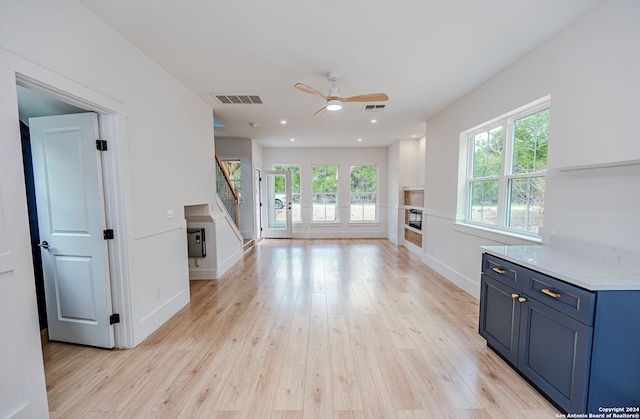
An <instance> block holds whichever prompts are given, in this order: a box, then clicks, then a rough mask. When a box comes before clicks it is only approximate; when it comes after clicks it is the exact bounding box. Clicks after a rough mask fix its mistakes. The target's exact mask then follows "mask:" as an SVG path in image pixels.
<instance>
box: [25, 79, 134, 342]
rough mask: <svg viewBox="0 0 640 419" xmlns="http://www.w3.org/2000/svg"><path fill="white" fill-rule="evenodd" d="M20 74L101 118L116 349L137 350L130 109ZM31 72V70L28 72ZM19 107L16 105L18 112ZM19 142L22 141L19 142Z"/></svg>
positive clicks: (65, 84)
mask: <svg viewBox="0 0 640 419" xmlns="http://www.w3.org/2000/svg"><path fill="white" fill-rule="evenodd" d="M22 70H24V69H21V70H20V72H18V71H16V73H15V74H16V84H17V85H21V86H24V87H27V88H29V89H32V90H37V91H39V92H41V93H43V94H45V95H48V96H51V97H53V98H55V99H58V100H60V101H62V102H66V103H69V104H71V105H74V106H76V107H78V108H81V109H85V110H87V111H90V112H95V113H97V114H98V124H99V135H100V138H102V139H107V140H108V147H109V152H106V153H101V159H102V176H103V187H104V191H103V194H104V205H105V218H106V223H107V226H109V228H112V229H113V230H115V232H116V234H115V235H114V239H113V240H109V241H108V244H107V247H108V255H109V257H108V265H109V272H110V287H111V301H112V308H113V312H114V313H118V314H119V315H120V323H119V324H116V325H115V326H114V337H115V347H116V348H132V347H133V342H134V340H133V324H132V315H131V313H132V311H131V295H130V292H129V269H128V259H127V252H126V249H127V240H126V238H127V228H126V219H127V214H131V209H130V208H129V205H130V204H129V202H130V200H126V199H125V196H130V194H127V193H126V192H127V190H125V189H127V188H126V187H125V185H124V183H123V179H124V178H127V177H126V175H127V173H124V171H125V170H126V168H127V167H128V161H126V160H127V157H126V153H121V150H124V149H126V147H125V144H126V139H127V136H126V126H127V123H126V119H127V114H128V111H127V108H126V107H125V106H124V105H122V104H120V103H118V102H115V101H113V100H112V99H110V98H107V97H105V96H103V95H101V94H99V93H97V92H94V91H92V90H90V89H88V88H86V87H84V86H81V85H78V84H76V83H73V82H71V81H69V80H67V79H64V78H62V77H59V76H56V75H54V74H51V73H49V72H46V71H45V72H43V71H42V70H41V69H40V71H38V70H39V69H35V68H34V69H31V70H33V71H32V72H31V71H22ZM27 70H29V69H27ZM17 106H18V104H17V103H16V108H17ZM17 140H20V139H19V138H18V139H17Z"/></svg>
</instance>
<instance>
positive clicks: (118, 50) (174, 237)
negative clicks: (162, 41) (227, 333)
mask: <svg viewBox="0 0 640 419" xmlns="http://www.w3.org/2000/svg"><path fill="white" fill-rule="evenodd" d="M79 35H80V36H79ZM0 67H4V68H5V69H6V70H7V71H9V73H11V74H14V73H22V74H26V75H27V76H29V77H31V78H35V79H38V80H41V81H43V82H45V83H48V84H52V85H53V86H54V87H57V88H59V89H66V88H72V89H75V92H74V93H76V94H79V95H81V96H82V97H84V96H85V95H86V96H87V100H93V99H95V98H98V99H97V100H98V101H100V100H102V99H104V98H107V99H108V101H109V102H112V103H117V104H118V106H117V108H118V111H119V112H123V113H124V114H120V115H119V116H120V118H119V122H120V126H119V127H118V131H119V134H120V135H119V137H118V139H117V140H116V141H117V142H118V144H116V145H117V147H115V148H114V149H115V150H116V151H115V152H116V153H119V155H118V157H119V161H120V163H121V167H120V174H121V176H122V179H121V183H122V186H123V190H122V195H121V196H119V199H121V201H119V202H117V206H118V208H119V209H121V210H122V209H123V210H124V212H123V218H124V226H125V228H124V231H116V235H118V234H120V235H121V237H122V235H124V236H125V237H126V241H125V246H124V252H125V254H126V259H127V261H128V265H126V272H125V274H126V275H127V276H128V278H129V283H128V284H127V285H128V291H129V292H130V297H131V298H130V307H129V308H130V312H129V313H128V315H129V316H130V317H129V318H128V319H123V321H125V322H126V321H127V320H129V321H131V322H132V330H131V336H130V337H131V341H130V342H129V344H131V345H136V344H138V343H140V342H141V341H142V340H143V339H144V338H146V337H147V336H148V335H149V334H150V333H152V332H153V331H154V330H155V329H156V328H157V327H159V326H160V325H161V324H162V323H163V322H164V321H166V320H167V319H168V318H170V317H171V316H172V315H173V314H175V313H176V312H177V311H178V310H179V309H180V308H181V307H183V306H184V305H185V304H187V303H188V301H189V282H188V264H187V249H186V231H185V229H186V222H185V221H184V206H185V205H192V204H208V203H212V202H214V201H215V195H214V194H215V186H214V183H213V182H214V179H215V171H214V160H213V148H214V144H213V124H212V112H211V109H210V107H209V106H208V105H207V104H206V103H204V102H203V101H201V100H200V99H199V98H197V97H196V96H195V95H194V94H192V93H191V92H190V91H188V90H187V89H186V88H185V87H184V86H183V85H181V84H180V83H179V82H177V81H176V80H175V79H174V78H173V77H171V76H170V75H169V74H168V73H166V72H165V71H164V70H162V69H161V68H160V67H158V66H157V65H156V64H155V63H154V62H152V61H151V60H149V59H148V58H147V57H146V56H145V55H144V54H142V53H140V52H139V51H138V50H137V49H136V48H134V47H133V46H132V45H131V44H130V43H129V42H128V41H126V40H125V39H123V38H122V37H121V36H120V35H119V34H117V33H116V32H115V31H113V30H112V29H111V28H109V27H108V26H106V25H105V24H104V22H102V21H101V20H100V19H98V18H96V17H95V16H94V15H93V14H92V13H91V12H89V11H88V10H87V9H85V8H84V7H83V6H81V5H80V4H79V3H77V2H75V1H73V0H52V1H47V2H42V1H37V0H25V1H9V2H3V4H2V14H0ZM0 89H2V90H1V91H0V97H2V98H8V99H7V100H4V101H3V102H2V104H1V108H0V115H1V116H2V117H3V118H10V119H14V123H15V124H16V125H15V126H16V127H17V121H18V119H17V103H13V102H15V100H13V101H12V100H9V99H11V98H15V91H16V90H15V82H14V83H13V85H12V86H8V85H6V84H3V85H2V86H0ZM101 98H102V99H101ZM99 104H100V103H99ZM123 110H125V111H123ZM1 134H2V135H1V136H0V138H1V141H2V142H3V143H4V142H13V143H15V144H19V142H20V137H19V134H18V132H17V131H16V130H15V129H9V130H4V131H2V133H1ZM10 150H11V152H7V153H5V152H4V151H3V153H2V154H1V155H0V166H4V165H6V164H10V162H15V161H20V160H21V155H19V154H18V152H19V148H16V149H14V148H11V149H10ZM11 164H12V163H11ZM15 183H16V184H20V185H22V183H21V182H18V181H16V182H15ZM4 194H5V195H4V196H3V198H4V199H5V200H6V202H3V203H2V204H3V205H5V206H8V207H14V206H15V205H22V201H24V196H25V192H24V187H23V186H20V190H16V191H15V192H14V193H11V194H8V193H7V192H4ZM166 209H173V210H174V213H175V218H173V219H166V218H165V210H166ZM24 211H25V214H26V207H25V208H24ZM12 223H15V224H16V226H15V228H16V233H15V235H14V236H12V237H13V238H12V239H10V240H11V242H10V247H11V249H12V252H14V253H13V255H12V258H13V259H14V260H15V261H16V263H17V264H18V265H20V266H22V265H23V264H25V263H28V264H30V263H31V262H30V261H31V255H30V251H29V249H28V248H23V247H21V246H17V243H18V242H17V240H20V241H22V240H23V238H27V237H28V236H29V230H28V223H27V221H26V218H24V219H16V220H15V221H14V220H12ZM14 241H15V243H14ZM158 260H162V261H163V263H162V264H161V265H160V264H158ZM15 272H16V274H18V273H19V275H20V277H18V278H16V281H17V282H19V283H21V284H22V283H25V284H33V274H32V272H28V271H25V270H15ZM19 297H20V298H19V299H17V300H16V304H17V305H19V306H20V307H21V308H22V307H24V308H25V310H27V309H28V310H33V313H34V315H35V306H34V301H35V294H33V295H28V294H24V292H22V293H21V294H20V295H19ZM6 310H7V308H6V307H5V306H2V307H0V317H2V316H3V315H5V314H4V313H6ZM37 331H38V326H37V321H36V322H35V323H33V324H31V325H30V326H29V327H24V328H22V327H21V328H20V329H19V331H18V333H19V338H20V340H26V337H27V336H31V335H33V333H36V334H37ZM23 338H24V339H23ZM29 350H31V349H29ZM34 350H35V349H34ZM38 350H39V346H38ZM5 352H6V351H5V350H4V348H3V352H2V357H4V356H5ZM24 359H25V361H24V364H25V365H27V366H26V367H25V368H27V370H28V373H29V374H31V373H35V374H38V372H40V373H41V371H42V364H41V363H39V364H38V363H36V362H32V359H30V358H27V357H26V355H25V358H24ZM5 380H9V381H13V380H14V378H12V377H6V376H5V374H4V373H3V374H2V378H1V379H0V387H1V388H4V387H3V386H4V385H6V384H7V383H5ZM16 381H17V380H16ZM45 404H46V402H45ZM0 415H1V414H0ZM32 416H34V417H42V416H46V413H42V412H40V411H37V412H36V413H32Z"/></svg>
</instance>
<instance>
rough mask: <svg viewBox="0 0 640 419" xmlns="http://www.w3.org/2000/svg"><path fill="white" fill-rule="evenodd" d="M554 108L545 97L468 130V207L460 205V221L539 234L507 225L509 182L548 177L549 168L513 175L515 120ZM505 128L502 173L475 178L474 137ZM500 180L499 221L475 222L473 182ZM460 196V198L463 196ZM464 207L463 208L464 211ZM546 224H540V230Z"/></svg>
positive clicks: (465, 178)
mask: <svg viewBox="0 0 640 419" xmlns="http://www.w3.org/2000/svg"><path fill="white" fill-rule="evenodd" d="M547 108H551V100H550V97H545V98H542V99H540V100H538V101H535V102H533V103H530V104H528V105H525V106H523V107H521V108H518V109H516V110H514V111H512V112H510V113H508V114H505V115H503V116H501V117H499V118H496V119H493V120H491V121H488V122H486V123H484V124H481V125H479V126H477V127H474V128H472V129H471V130H468V131H465V132H464V133H462V134H461V141H463V138H464V144H462V143H461V146H463V147H461V155H464V156H465V158H466V170H465V173H464V176H461V178H462V179H463V181H464V199H463V203H464V207H463V208H460V206H458V210H459V214H460V213H461V212H462V213H461V214H460V215H462V217H460V216H458V223H460V222H462V223H464V224H468V225H471V226H477V227H480V228H482V229H487V230H490V231H496V232H506V233H509V234H514V235H522V236H529V237H539V236H540V233H541V231H538V232H535V231H528V230H524V229H519V228H515V227H509V226H508V225H507V210H508V208H509V184H510V181H511V180H513V179H526V178H533V177H544V178H546V167H543V168H540V170H539V171H537V172H530V173H521V174H511V167H512V162H513V146H514V141H513V140H514V139H513V127H514V122H515V121H516V120H518V119H520V118H523V117H526V116H529V115H532V114H535V113H537V112H540V111H542V110H544V109H547ZM500 126H502V127H503V151H502V161H501V168H500V174H499V175H495V176H487V177H482V178H473V153H474V143H473V142H474V137H475V135H477V134H479V133H481V132H485V131H490V130H492V129H494V128H497V127H500ZM491 180H498V205H497V209H496V212H497V214H496V217H497V219H496V224H489V223H483V222H479V221H474V220H472V219H471V190H470V186H471V182H474V181H475V182H477V181H491ZM459 198H460V197H459ZM460 210H462V211H460ZM541 229H542V226H540V230H541Z"/></svg>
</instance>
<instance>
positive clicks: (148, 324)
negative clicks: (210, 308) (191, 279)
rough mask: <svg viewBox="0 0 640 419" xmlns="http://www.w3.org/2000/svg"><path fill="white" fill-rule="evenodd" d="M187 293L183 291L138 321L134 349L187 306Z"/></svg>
mask: <svg viewBox="0 0 640 419" xmlns="http://www.w3.org/2000/svg"><path fill="white" fill-rule="evenodd" d="M189 298H190V297H189V291H188V289H187V290H183V291H180V292H179V293H178V294H176V295H174V296H173V298H171V299H169V300H167V301H166V302H165V303H164V304H162V305H161V306H160V307H158V308H156V309H155V310H153V311H152V312H151V313H149V314H147V315H146V316H144V317H143V318H142V319H140V322H139V326H140V327H137V328H135V330H136V334H135V336H134V342H133V346H132V347H135V346H137V345H138V344H140V343H141V342H142V341H143V340H145V339H146V338H147V337H148V336H149V335H150V334H151V333H153V332H155V331H156V330H157V329H158V328H159V327H160V326H162V325H163V324H164V323H165V322H166V321H167V320H169V319H170V318H171V317H173V316H174V315H175V314H176V313H177V312H178V311H180V310H181V309H182V308H183V307H184V306H186V305H187V304H189Z"/></svg>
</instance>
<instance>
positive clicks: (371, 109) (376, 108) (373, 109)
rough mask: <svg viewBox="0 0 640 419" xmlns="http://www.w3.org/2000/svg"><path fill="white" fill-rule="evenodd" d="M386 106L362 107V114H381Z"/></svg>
mask: <svg viewBox="0 0 640 419" xmlns="http://www.w3.org/2000/svg"><path fill="white" fill-rule="evenodd" d="M385 106H387V105H364V106H363V107H362V112H382V111H383V110H384V107H385Z"/></svg>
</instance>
